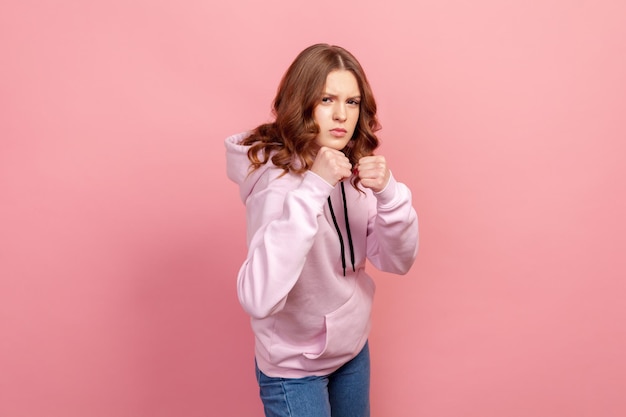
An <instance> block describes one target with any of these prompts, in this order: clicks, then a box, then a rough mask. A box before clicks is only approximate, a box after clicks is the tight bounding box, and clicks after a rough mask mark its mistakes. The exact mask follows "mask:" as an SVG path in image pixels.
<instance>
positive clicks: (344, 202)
mask: <svg viewBox="0 0 626 417" xmlns="http://www.w3.org/2000/svg"><path fill="white" fill-rule="evenodd" d="M341 196H342V197H343V215H344V218H345V219H346V232H348V245H349V246H350V261H351V262H352V272H355V269H354V247H353V246H352V233H350V222H349V221H348V205H347V204H346V190H345V188H344V186H343V181H342V182H341ZM344 275H345V274H344Z"/></svg>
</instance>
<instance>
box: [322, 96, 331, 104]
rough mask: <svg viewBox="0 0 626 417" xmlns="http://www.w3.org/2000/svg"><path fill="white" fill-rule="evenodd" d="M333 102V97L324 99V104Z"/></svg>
mask: <svg viewBox="0 0 626 417" xmlns="http://www.w3.org/2000/svg"><path fill="white" fill-rule="evenodd" d="M332 101H333V99H332V97H322V103H330V102H332Z"/></svg>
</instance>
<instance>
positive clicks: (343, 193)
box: [328, 182, 356, 277]
mask: <svg viewBox="0 0 626 417" xmlns="http://www.w3.org/2000/svg"><path fill="white" fill-rule="evenodd" d="M341 196H342V199H343V215H344V217H345V220H346V232H347V233H348V245H349V246H350V261H351V262H352V271H356V270H355V268H354V247H353V246H352V234H351V233H350V222H349V221H348V206H347V205H346V190H345V188H344V186H343V182H342V183H341ZM328 208H329V209H330V215H331V217H332V218H333V223H334V224H335V229H336V230H337V236H339V245H340V246H341V266H342V267H343V276H344V277H345V276H346V250H345V248H344V245H343V236H342V235H341V229H339V224H338V223H337V217H335V211H334V210H333V204H332V203H331V202H330V196H329V197H328Z"/></svg>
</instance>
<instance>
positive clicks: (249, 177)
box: [224, 132, 274, 202]
mask: <svg viewBox="0 0 626 417" xmlns="http://www.w3.org/2000/svg"><path fill="white" fill-rule="evenodd" d="M249 135H250V132H244V133H237V134H235V135H232V136H230V137H228V138H226V140H225V142H224V144H225V146H226V174H227V175H228V178H230V180H231V181H233V182H234V183H236V184H237V185H239V196H240V197H241V201H243V202H245V201H246V199H247V198H248V196H249V195H250V193H252V190H253V189H254V186H255V185H256V183H257V181H258V180H259V178H260V177H261V176H262V175H263V173H264V172H265V171H267V170H268V169H270V168H272V167H274V164H272V162H271V161H268V163H267V164H265V165H262V166H261V167H259V168H258V169H256V170H254V171H251V167H250V160H249V159H248V149H250V147H249V146H246V145H242V144H241V142H242V141H243V140H244V139H245V138H247V137H248V136H249Z"/></svg>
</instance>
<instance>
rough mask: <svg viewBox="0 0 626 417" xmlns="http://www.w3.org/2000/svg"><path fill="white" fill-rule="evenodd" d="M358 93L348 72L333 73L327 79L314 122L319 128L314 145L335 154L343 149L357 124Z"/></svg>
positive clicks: (352, 75)
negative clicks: (332, 151)
mask: <svg viewBox="0 0 626 417" xmlns="http://www.w3.org/2000/svg"><path fill="white" fill-rule="evenodd" d="M360 102H361V93H360V90H359V84H358V83H357V80H356V77H355V76H354V74H352V73H351V72H350V71H346V70H335V71H332V72H330V73H329V74H328V76H327V77H326V85H325V86H324V91H323V92H322V96H321V97H320V101H319V103H318V104H317V105H316V106H315V109H314V110H313V119H314V120H315V123H317V125H318V126H319V129H320V130H319V133H318V135H317V137H316V138H315V142H316V143H317V144H318V145H319V146H326V147H329V148H333V149H336V150H342V149H343V148H345V147H346V145H347V144H348V142H350V139H351V138H352V135H353V134H354V129H355V128H356V124H357V122H358V121H359V110H360Z"/></svg>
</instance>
